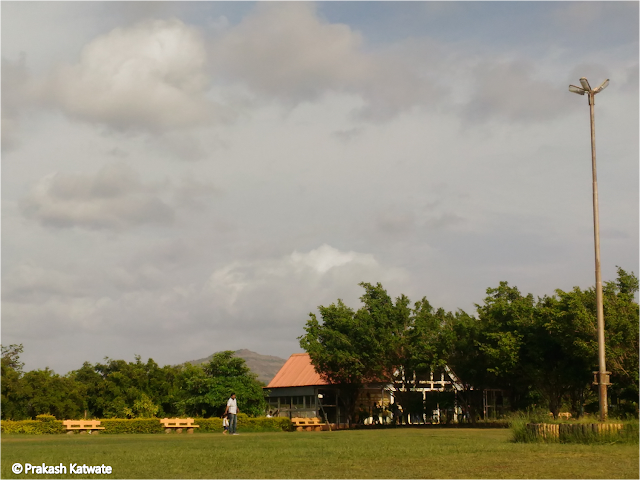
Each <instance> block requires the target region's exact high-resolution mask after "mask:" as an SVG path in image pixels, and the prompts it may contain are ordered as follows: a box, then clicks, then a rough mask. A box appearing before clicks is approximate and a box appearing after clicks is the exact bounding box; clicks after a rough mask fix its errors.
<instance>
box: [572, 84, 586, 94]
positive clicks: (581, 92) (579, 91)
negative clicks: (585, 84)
mask: <svg viewBox="0 0 640 480" xmlns="http://www.w3.org/2000/svg"><path fill="white" fill-rule="evenodd" d="M569 91H570V92H573V93H577V94H578V95H584V94H585V91H584V89H582V88H580V87H576V86H575V85H569Z"/></svg>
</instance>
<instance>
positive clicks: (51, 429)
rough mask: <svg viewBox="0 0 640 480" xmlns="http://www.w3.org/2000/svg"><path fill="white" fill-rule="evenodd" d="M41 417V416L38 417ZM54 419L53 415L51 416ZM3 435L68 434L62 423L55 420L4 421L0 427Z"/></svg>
mask: <svg viewBox="0 0 640 480" xmlns="http://www.w3.org/2000/svg"><path fill="white" fill-rule="evenodd" d="M38 417H41V415H38ZM50 417H53V415H50ZM0 430H2V433H26V434H31V435H48V434H58V433H64V432H66V429H65V428H64V425H62V421H60V420H56V419H55V417H53V419H49V418H47V419H38V420H15V421H14V420H3V421H2V424H1V425H0Z"/></svg>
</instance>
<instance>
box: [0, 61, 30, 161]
mask: <svg viewBox="0 0 640 480" xmlns="http://www.w3.org/2000/svg"><path fill="white" fill-rule="evenodd" d="M28 81H29V74H28V72H27V67H26V57H25V56H24V55H22V56H21V57H20V59H18V60H17V61H11V60H9V59H6V58H4V57H2V151H3V153H7V152H9V151H11V150H13V149H14V148H15V147H17V146H18V144H19V138H20V135H19V126H20V114H21V112H22V110H23V108H24V106H25V103H26V102H27V101H28V91H27V89H28Z"/></svg>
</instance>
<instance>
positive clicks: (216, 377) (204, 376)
mask: <svg viewBox="0 0 640 480" xmlns="http://www.w3.org/2000/svg"><path fill="white" fill-rule="evenodd" d="M180 383H181V385H183V390H182V398H181V399H180V400H179V401H178V402H177V406H178V409H179V411H182V412H184V413H185V414H187V415H193V416H203V417H212V416H215V417H217V416H221V415H222V414H223V413H224V410H225V407H226V405H227V400H228V399H229V397H230V396H231V394H232V393H235V394H236V398H237V401H238V409H239V410H240V411H241V412H243V413H246V414H248V415H251V416H258V415H262V414H264V412H265V410H266V408H267V402H266V396H267V392H265V391H264V389H263V386H264V385H263V384H262V383H261V382H259V381H258V380H257V375H256V374H254V373H252V372H251V370H250V369H249V367H247V365H246V363H245V361H244V359H242V358H239V357H235V356H234V352H232V351H230V350H229V351H224V352H218V353H216V354H214V355H213V357H212V358H211V360H210V361H209V363H207V364H204V365H202V366H200V365H197V366H195V365H191V364H187V365H185V366H184V367H183V369H182V372H181V374H180Z"/></svg>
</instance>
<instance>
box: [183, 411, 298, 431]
mask: <svg viewBox="0 0 640 480" xmlns="http://www.w3.org/2000/svg"><path fill="white" fill-rule="evenodd" d="M194 423H195V424H196V425H200V428H198V429H196V431H197V432H202V433H204V432H222V419H221V418H218V417H212V418H196V419H194ZM238 429H242V430H243V431H245V432H247V431H249V432H283V431H284V432H291V431H293V430H294V428H293V424H292V423H291V420H289V419H288V418H285V417H274V418H267V417H249V416H248V415H246V414H244V413H239V414H238Z"/></svg>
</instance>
